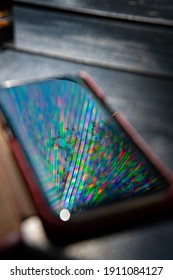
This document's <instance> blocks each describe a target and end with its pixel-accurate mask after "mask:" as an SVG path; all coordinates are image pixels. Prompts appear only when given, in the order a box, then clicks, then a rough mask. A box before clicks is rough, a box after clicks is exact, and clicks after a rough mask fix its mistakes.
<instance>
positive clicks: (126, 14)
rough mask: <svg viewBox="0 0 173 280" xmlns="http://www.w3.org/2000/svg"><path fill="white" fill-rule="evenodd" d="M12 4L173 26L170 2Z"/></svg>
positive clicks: (127, 0) (58, 0) (24, 0)
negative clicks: (37, 5) (39, 6)
mask: <svg viewBox="0 0 173 280" xmlns="http://www.w3.org/2000/svg"><path fill="white" fill-rule="evenodd" d="M14 2H15V3H29V4H39V5H42V6H45V7H53V8H58V9H61V10H71V11H76V12H80V13H86V14H95V15H99V16H103V17H110V18H114V19H124V20H129V21H138V22H147V23H153V24H163V25H168V26H173V13H172V11H173V3H172V1H171V0H155V1H151V0H116V1H112V0H107V1H104V0H101V1H100V0H86V1H82V0H71V1H69V0H49V1H47V0H14Z"/></svg>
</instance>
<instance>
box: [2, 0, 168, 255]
mask: <svg viewBox="0 0 173 280" xmlns="http://www.w3.org/2000/svg"><path fill="white" fill-rule="evenodd" d="M67 2H68V3H69V1H60V0H51V1H45V0H20V1H19V0H18V1H17V0H15V1H14V4H15V5H14V23H15V43H14V46H11V47H10V48H8V49H6V50H2V51H1V52H0V69H1V70H0V81H4V80H9V79H10V80H12V79H20V80H22V79H25V80H26V79H28V80H32V79H33V78H34V79H35V78H45V77H51V76H57V75H59V74H62V73H69V72H70V73H71V72H74V73H77V72H79V71H81V70H83V71H87V72H88V73H89V74H90V75H91V76H92V77H93V78H94V79H95V80H96V82H97V83H98V84H99V85H100V87H101V88H102V89H103V90H104V91H105V94H106V97H107V102H108V103H109V104H111V106H112V107H113V108H114V109H118V110H119V111H122V112H123V113H124V114H125V116H126V117H127V118H128V119H129V120H130V122H131V123H132V124H133V125H134V126H135V128H136V129H137V130H138V131H139V132H140V134H141V135H142V136H143V137H144V139H145V140H146V141H147V142H148V143H149V144H150V146H151V147H152V148H153V150H154V151H155V152H156V153H157V154H158V155H159V156H160V157H161V159H162V160H163V161H164V162H165V163H166V164H167V165H168V166H169V167H170V168H171V169H173V160H172V158H173V129H172V127H173V79H172V78H173V17H172V14H173V13H172V11H173V5H172V4H171V1H163V0H162V1H154V3H153V1H148V2H149V3H147V4H146V3H145V2H146V1H142V0H141V1H126V0H124V1H116V4H115V3H114V4H113V1H85V4H84V3H83V2H84V1H71V4H70V6H69V5H67ZM165 2H166V4H165ZM106 3H107V4H106ZM36 252H37V253H36ZM19 255H20V256H21V257H23V258H28V257H29V256H30V257H31V258H37V257H38V258H75V259H172V258H173V221H172V219H167V220H165V221H162V222H160V223H157V224H153V225H150V226H143V227H141V228H136V229H131V230H127V231H124V232H120V233H116V234H115V233H114V234H111V235H110V234H109V235H107V236H104V237H99V238H94V239H90V240H86V241H83V242H79V243H77V244H72V245H69V246H67V247H65V248H63V249H59V248H56V249H55V248H54V249H51V248H47V249H44V248H42V247H39V250H37V248H36V247H33V246H32V245H31V244H30V245H27V244H23V245H21V248H20V249H18V253H16V252H15V251H14V252H13V255H10V256H13V257H14V258H16V257H17V258H18V256H19ZM6 257H7V258H8V257H9V256H8V255H6Z"/></svg>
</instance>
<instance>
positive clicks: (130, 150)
mask: <svg viewBox="0 0 173 280" xmlns="http://www.w3.org/2000/svg"><path fill="white" fill-rule="evenodd" d="M0 108H1V111H2V113H3V115H4V117H5V119H6V127H8V129H9V130H10V131H11V134H10V140H9V145H10V149H11V150H12V152H13V156H14V158H15V161H16V164H17V166H18V168H19V169H20V172H21V174H22V176H23V178H24V180H25V182H26V186H27V188H28V189H29V191H30V193H31V196H32V199H33V201H34V204H35V206H36V208H37V211H38V215H39V216H40V218H41V220H42V222H43V224H44V227H45V230H46V232H47V234H48V236H49V238H50V239H51V240H52V241H53V242H56V243H61V244H62V243H66V242H70V241H73V240H79V239H83V238H85V237H87V236H93V235H96V234H99V233H104V232H105V231H110V230H116V229H119V228H124V227H129V226H131V225H134V224H136V223H138V222H144V221H146V220H149V219H154V217H155V218H158V217H159V216H161V215H163V214H164V213H168V212H169V213H170V212H171V211H172V207H173V183H172V182H173V176H172V173H171V171H170V170H169V169H168V168H167V167H166V166H165V165H164V164H163V163H162V162H161V160H160V159H158V157H157V156H156V155H155V154H154V153H153V151H152V150H151V149H150V148H149V147H148V145H147V144H146V143H145V141H144V140H143V139H142V138H141V137H140V136H139V134H138V133H137V132H136V131H135V129H134V128H133V127H132V125H131V124H130V123H129V122H128V121H127V119H126V118H125V117H124V116H123V115H122V113H120V112H112V111H111V109H110V108H109V107H108V106H107V105H106V102H105V97H104V94H103V92H102V90H101V89H100V88H99V87H98V86H97V85H96V83H95V82H94V81H93V80H92V78H91V77H90V76H89V75H88V74H86V73H80V74H79V75H77V76H68V77H65V76H64V77H59V78H52V79H48V80H42V81H36V82H32V83H23V84H22V85H15V84H11V83H8V85H6V86H5V87H1V89H0ZM9 176H10V174H9Z"/></svg>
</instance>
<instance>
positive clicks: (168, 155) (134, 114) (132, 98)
mask: <svg viewBox="0 0 173 280" xmlns="http://www.w3.org/2000/svg"><path fill="white" fill-rule="evenodd" d="M0 69H1V71H0V81H3V80H7V79H29V80H31V79H37V78H45V77H46V76H56V75H58V74H62V73H67V72H68V73H69V72H78V71H80V70H85V71H87V72H88V73H90V75H91V76H92V77H93V78H94V79H95V80H96V81H97V83H98V84H99V85H100V86H101V87H102V88H103V90H104V91H105V93H106V95H107V98H108V102H109V103H111V104H112V106H113V107H114V108H116V109H119V110H121V111H122V112H123V113H124V114H125V115H126V116H127V117H128V119H129V120H130V121H131V122H132V123H133V124H134V126H135V127H137V128H138V131H139V132H140V133H141V134H142V136H143V137H144V138H145V139H147V141H148V142H149V143H150V145H151V146H152V148H153V149H154V150H155V151H156V152H157V153H158V154H159V155H160V156H161V158H162V159H163V160H164V161H165V162H167V164H168V165H169V166H170V167H171V168H172V169H173V160H172V158H173V131H172V126H173V114H172V108H173V95H172V91H173V81H166V80H161V79H156V78H147V77H143V76H139V75H134V74H129V73H124V72H118V71H113V70H106V69H103V68H102V69H101V68H98V67H91V66H86V65H82V64H75V63H71V62H67V61H62V60H56V59H50V58H45V57H41V56H34V55H28V54H24V53H19V52H14V51H3V52H0ZM172 236H173V224H172V221H168V222H166V221H165V222H164V223H161V224H158V225H153V226H151V227H144V228H140V229H135V230H127V231H126V232H123V233H119V234H112V235H109V236H105V237H102V238H95V239H92V240H89V241H85V242H79V243H77V244H74V245H70V246H68V247H66V248H65V249H64V251H63V252H61V251H60V250H59V249H57V255H56V254H55V252H56V250H55V249H54V250H53V252H52V258H56V257H57V258H62V255H60V253H63V254H64V258H67V259H69V258H77V259H114V260H115V259H172V258H173V242H172ZM127 248H128V250H127ZM43 249H44V248H43ZM49 253H50V252H49ZM27 256H28V255H27V253H26V252H25V254H23V258H27ZM42 257H43V258H44V255H42Z"/></svg>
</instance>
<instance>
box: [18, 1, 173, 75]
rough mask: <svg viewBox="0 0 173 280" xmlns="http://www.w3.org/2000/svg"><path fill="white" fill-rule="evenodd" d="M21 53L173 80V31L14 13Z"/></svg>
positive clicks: (24, 11) (50, 14) (48, 14)
mask: <svg viewBox="0 0 173 280" xmlns="http://www.w3.org/2000/svg"><path fill="white" fill-rule="evenodd" d="M14 20H15V36H16V47H17V48H18V49H20V50H28V51H33V52H36V53H38V54H40V53H42V54H44V55H49V56H53V57H57V58H63V59H67V60H72V61H77V62H79V63H80V62H81V63H86V64H90V65H97V66H100V67H107V68H111V69H119V70H124V71H132V72H136V73H144V74H147V75H156V76H164V77H169V78H173V73H172V69H173V31H172V30H171V29H165V28H156V27H152V28H150V27H149V26H141V25H138V24H127V23H122V22H121V23H120V22H115V21H113V20H106V21H104V20H102V19H99V18H95V17H89V18H88V17H83V16H81V15H71V14H68V13H62V12H59V13H57V12H47V11H41V10H34V9H28V8H21V7H16V8H15V9H14Z"/></svg>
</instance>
